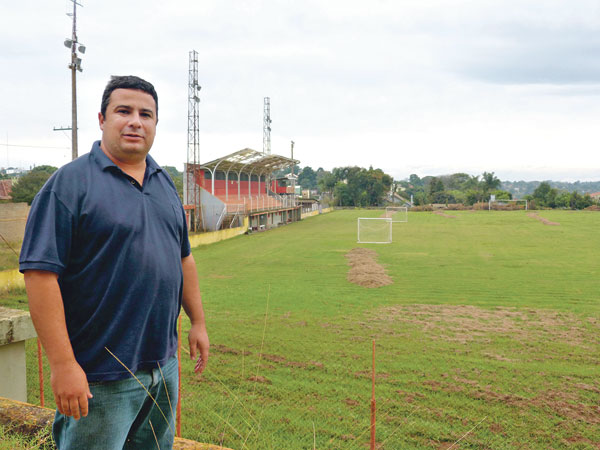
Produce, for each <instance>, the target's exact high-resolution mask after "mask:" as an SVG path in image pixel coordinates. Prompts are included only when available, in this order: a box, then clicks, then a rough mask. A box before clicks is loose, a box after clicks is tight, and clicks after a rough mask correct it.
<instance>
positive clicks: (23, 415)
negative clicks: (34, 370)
mask: <svg viewBox="0 0 600 450" xmlns="http://www.w3.org/2000/svg"><path fill="white" fill-rule="evenodd" d="M53 421H54V410H52V409H49V408H42V407H40V406H35V405H31V404H29V403H23V402H18V401H15V400H10V399H8V398H4V397H0V424H2V425H6V427H7V428H9V430H10V431H11V432H14V433H19V434H21V435H26V436H35V435H36V434H38V433H39V432H41V431H43V430H44V428H46V429H47V430H48V433H51V426H52V422H53ZM173 450H231V449H228V448H225V447H220V446H218V445H212V444H202V443H200V442H196V441H190V440H189V439H181V438H175V442H174V444H173Z"/></svg>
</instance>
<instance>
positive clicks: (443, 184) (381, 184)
mask: <svg viewBox="0 0 600 450" xmlns="http://www.w3.org/2000/svg"><path fill="white" fill-rule="evenodd" d="M164 169H165V170H166V171H167V172H169V174H170V175H171V178H172V179H173V181H174V183H175V186H176V188H177V191H178V192H179V196H180V198H181V197H182V191H183V174H182V173H181V172H179V171H178V170H177V169H176V168H175V167H172V166H165V167H164ZM56 170H57V168H56V167H53V166H48V165H43V166H37V167H34V168H33V169H32V170H31V171H30V172H28V173H27V174H26V175H23V176H21V177H20V178H19V179H18V181H17V183H15V184H14V185H13V188H12V194H11V195H12V201H13V202H26V203H28V204H31V202H32V201H33V198H34V197H35V195H36V194H37V192H38V191H39V190H40V189H41V187H42V186H43V185H44V183H45V182H46V180H48V178H49V177H50V175H52V174H53V173H54V172H55V171H56ZM293 170H294V173H295V174H297V175H298V184H299V185H300V186H302V188H303V189H308V190H312V191H317V192H318V193H319V194H320V197H321V199H322V200H324V201H325V202H327V203H329V204H332V205H334V206H355V207H368V206H384V205H385V204H386V203H387V202H388V201H389V195H390V194H396V196H397V197H400V198H401V199H403V200H404V201H406V202H407V203H408V202H411V201H412V204H413V205H415V206H420V205H428V204H432V203H441V204H456V203H459V204H463V205H467V206H471V205H473V204H475V203H480V202H487V201H489V199H490V196H492V195H494V196H495V198H496V200H512V199H513V194H512V193H511V192H509V191H508V190H503V189H501V188H502V187H504V185H503V182H502V181H500V179H498V177H497V176H496V175H495V174H494V172H483V174H481V175H469V174H467V173H462V172H461V173H454V174H451V175H441V176H425V177H423V178H421V177H419V176H418V175H416V174H411V175H410V176H409V177H408V178H407V179H404V180H399V181H397V180H394V179H393V178H392V177H391V176H390V175H388V174H386V173H385V172H384V171H383V170H381V169H374V168H373V167H369V168H368V169H365V168H363V167H358V166H345V167H335V168H334V169H333V170H331V171H328V170H324V169H323V168H322V167H319V168H318V169H317V170H314V169H312V168H311V167H310V166H306V167H304V168H301V167H299V166H295V167H294V168H293ZM291 171H292V168H291V167H290V168H287V169H286V170H284V171H280V172H277V173H275V174H274V176H275V177H282V176H285V175H287V174H288V173H290V172H291ZM532 183H537V187H536V188H535V190H534V191H533V193H532V194H527V195H524V196H522V197H520V199H524V200H528V201H529V202H530V203H531V205H532V207H545V208H569V209H584V208H587V207H589V206H591V205H594V204H597V202H595V201H594V200H593V199H592V197H591V196H590V195H589V193H585V194H580V193H578V191H576V190H575V191H572V192H569V191H567V190H564V189H559V188H556V187H553V186H552V185H551V183H552V182H549V181H544V182H541V183H539V182H532Z"/></svg>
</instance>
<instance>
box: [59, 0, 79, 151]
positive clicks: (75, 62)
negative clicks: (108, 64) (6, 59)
mask: <svg viewBox="0 0 600 450" xmlns="http://www.w3.org/2000/svg"><path fill="white" fill-rule="evenodd" d="M71 1H72V2H73V13H67V16H69V17H72V18H73V31H72V33H71V39H69V38H67V39H65V42H64V45H65V47H67V48H68V49H70V50H71V64H69V65H68V68H69V70H71V128H70V129H71V136H72V138H71V157H72V159H76V158H77V156H78V148H77V71H79V72H82V71H83V69H82V68H81V58H80V57H79V54H78V53H77V52H78V51H79V52H80V53H82V54H83V53H85V45H83V44H80V43H79V40H78V39H77V6H81V7H83V5H82V4H81V3H78V2H77V0H71ZM67 129H68V128H64V127H61V128H60V129H55V131H58V130H60V131H63V130H67Z"/></svg>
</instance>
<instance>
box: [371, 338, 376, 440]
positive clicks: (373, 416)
mask: <svg viewBox="0 0 600 450" xmlns="http://www.w3.org/2000/svg"><path fill="white" fill-rule="evenodd" d="M371 380H372V382H371V450H375V339H373V372H372V374H371Z"/></svg>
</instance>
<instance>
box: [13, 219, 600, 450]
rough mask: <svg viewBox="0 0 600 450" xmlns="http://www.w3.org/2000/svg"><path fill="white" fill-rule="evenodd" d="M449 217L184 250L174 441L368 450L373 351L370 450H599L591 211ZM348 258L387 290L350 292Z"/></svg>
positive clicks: (321, 222) (334, 226) (598, 284)
mask: <svg viewBox="0 0 600 450" xmlns="http://www.w3.org/2000/svg"><path fill="white" fill-rule="evenodd" d="M447 214H448V215H451V216H453V217H442V216H439V215H436V214H432V213H427V212H422V213H409V219H408V223H397V224H394V225H393V227H394V229H393V234H394V237H393V243H392V244H387V245H376V244H370V245H367V244H360V245H359V244H357V243H356V219H357V217H359V216H362V217H364V216H370V217H380V216H381V215H382V211H336V212H334V213H331V214H326V215H322V216H317V217H314V218H310V219H308V220H305V221H302V222H299V223H295V224H291V225H289V226H285V227H282V228H279V229H276V230H272V231H269V232H267V233H258V234H253V235H249V236H240V237H237V238H234V239H231V240H228V241H223V242H220V243H217V244H213V245H210V246H206V247H201V248H198V249H195V250H194V256H195V258H196V262H197V264H198V268H199V274H200V283H201V287H202V290H203V299H204V305H205V310H206V314H207V321H208V328H209V334H210V337H211V344H212V347H211V358H210V361H209V367H208V369H207V370H206V372H205V374H204V375H203V376H202V378H200V379H196V378H194V377H193V376H192V375H191V372H192V367H193V363H192V362H191V361H189V360H188V359H185V360H184V378H183V402H182V403H183V405H182V411H183V436H184V437H187V438H190V439H195V440H199V441H202V442H211V443H214V444H218V443H221V444H222V445H224V446H226V447H231V448H234V449H242V448H248V449H312V448H318V449H338V448H339V449H364V448H368V447H366V446H367V443H368V441H369V416H370V396H371V345H372V341H373V340H375V342H376V371H377V376H376V398H377V443H378V448H383V449H450V448H452V449H562V448H565V449H566V448H575V449H597V448H600V407H599V405H600V377H599V375H600V303H599V302H598V296H599V292H600V268H599V264H598V249H599V248H600V234H599V233H598V230H599V229H600V214H598V213H593V212H570V211H541V212H539V215H540V216H542V217H545V218H547V219H548V220H550V221H553V222H557V223H560V225H558V226H548V225H544V224H543V223H541V222H540V221H538V220H535V219H533V218H531V217H528V216H527V213H526V212H524V211H515V212H493V211H492V212H488V211H480V212H470V211H452V212H448V213H447ZM355 247H365V248H371V249H374V250H376V252H377V256H378V262H379V263H381V264H383V265H384V266H385V267H386V269H387V271H388V274H389V275H390V276H391V277H392V278H393V281H394V283H393V284H392V285H389V286H385V287H380V288H374V289H369V288H364V287H361V286H357V285H354V284H351V283H349V282H348V281H347V279H346V276H347V272H348V268H349V267H348V264H347V261H346V258H345V255H346V254H347V253H348V252H349V251H350V250H351V249H353V248H355ZM22 301H23V294H22V293H17V294H15V295H13V296H12V297H10V298H8V299H7V300H5V302H6V303H7V304H11V305H13V306H17V307H23V303H19V302H22ZM186 327H187V324H186V322H185V321H184V330H185V328H186ZM28 349H29V354H30V355H29V360H28V367H29V369H28V371H29V376H30V380H29V382H30V386H33V388H32V389H31V390H30V401H32V402H34V403H36V402H37V401H38V399H37V391H36V389H37V382H36V381H35V380H36V365H35V356H34V351H35V344H34V343H33V342H32V343H28ZM46 391H47V393H48V394H47V396H46V400H47V402H50V401H51V399H50V397H51V394H49V393H50V389H49V386H47V387H46Z"/></svg>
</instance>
